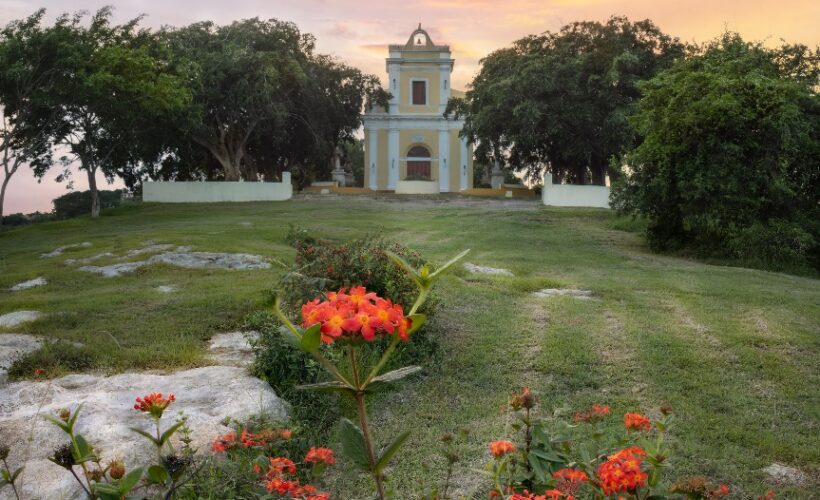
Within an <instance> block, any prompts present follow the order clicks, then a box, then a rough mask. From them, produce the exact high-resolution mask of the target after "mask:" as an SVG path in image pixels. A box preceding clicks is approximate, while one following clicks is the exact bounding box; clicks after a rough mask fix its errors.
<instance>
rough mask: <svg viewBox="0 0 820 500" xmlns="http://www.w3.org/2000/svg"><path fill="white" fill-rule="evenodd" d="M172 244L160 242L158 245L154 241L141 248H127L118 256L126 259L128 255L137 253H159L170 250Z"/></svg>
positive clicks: (136, 254) (132, 255) (133, 255)
mask: <svg viewBox="0 0 820 500" xmlns="http://www.w3.org/2000/svg"><path fill="white" fill-rule="evenodd" d="M173 246H174V245H170V244H162V245H158V244H156V243H154V244H151V245H148V246H145V247H143V248H135V249H134V250H129V251H127V252H125V255H123V256H122V257H120V259H127V258H130V257H136V256H138V255H145V254H147V253H159V252H164V251H166V250H170V249H171V248H172V247H173Z"/></svg>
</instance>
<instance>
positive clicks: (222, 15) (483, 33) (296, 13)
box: [0, 0, 820, 214]
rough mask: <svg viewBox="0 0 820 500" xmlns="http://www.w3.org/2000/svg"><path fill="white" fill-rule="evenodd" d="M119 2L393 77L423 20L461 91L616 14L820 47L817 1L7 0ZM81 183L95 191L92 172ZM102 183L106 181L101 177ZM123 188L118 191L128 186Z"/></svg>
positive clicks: (158, 19)
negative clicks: (312, 47) (268, 29)
mask: <svg viewBox="0 0 820 500" xmlns="http://www.w3.org/2000/svg"><path fill="white" fill-rule="evenodd" d="M104 5H112V6H113V7H114V20H115V21H116V22H123V21H126V20H128V19H131V18H133V17H136V16H138V15H141V14H144V15H145V16H146V17H145V18H144V20H143V23H142V25H143V26H148V27H154V28H158V27H160V26H163V25H173V26H181V25H185V24H189V23H192V22H196V21H203V20H212V21H215V22H217V23H219V24H225V23H229V22H231V21H233V20H237V19H245V18H250V17H260V18H263V19H268V18H277V19H281V20H287V21H293V22H295V23H296V24H297V25H298V26H299V28H300V29H301V30H302V31H304V32H309V33H313V34H314V35H315V36H316V38H317V49H318V51H319V52H321V53H326V54H332V55H334V56H336V57H338V58H340V59H343V60H344V61H345V62H347V63H348V64H350V65H353V66H356V67H358V68H360V69H361V70H363V71H366V72H368V73H373V74H376V75H378V76H379V77H381V78H384V74H385V67H384V58H385V57H387V45H388V44H390V43H404V42H405V41H406V40H407V38H408V37H409V36H410V33H411V32H412V31H413V30H414V29H415V28H416V26H417V25H418V23H421V24H422V27H423V28H425V29H426V30H427V31H428V32H429V33H430V37H431V38H432V39H433V41H434V42H435V43H436V44H440V45H442V44H447V45H450V48H451V50H452V52H453V57H454V58H455V60H456V63H455V68H454V70H453V77H452V82H453V88H457V89H458V88H461V89H463V88H465V87H466V86H467V84H468V83H469V82H470V80H471V79H472V77H473V75H474V74H475V73H476V71H477V69H478V67H479V60H480V59H481V58H482V57H484V56H485V55H487V54H489V53H490V52H492V51H493V50H495V49H498V48H501V47H505V46H508V45H509V44H510V43H511V42H512V41H514V40H516V39H518V38H521V37H523V36H526V35H529V34H535V33H542V32H544V31H547V30H550V31H556V30H558V29H560V28H561V26H563V25H565V24H567V23H570V22H572V21H582V20H589V21H605V20H606V19H607V18H609V17H610V16H612V15H625V16H627V17H629V18H630V19H631V20H633V21H634V20H640V19H647V18H648V19H651V20H653V21H654V22H655V24H657V25H658V26H659V27H660V28H661V29H662V30H663V31H664V32H665V33H667V34H669V35H672V36H676V37H678V38H680V39H681V40H684V41H688V42H704V41H707V40H710V39H712V38H714V37H716V36H718V35H719V34H720V33H722V32H723V31H724V30H727V29H728V30H731V31H737V32H739V33H740V34H741V35H742V36H743V37H744V38H745V39H749V40H762V41H764V42H766V43H767V44H770V45H775V44H777V43H779V41H780V39H784V40H786V41H787V42H789V43H804V44H807V45H810V46H815V45H818V44H820V29H818V26H820V1H817V0H779V1H777V2H775V1H772V0H689V1H678V0H631V1H626V0H506V1H504V2H499V1H498V0H415V1H413V0H403V1H400V2H396V1H390V0H381V1H372V0H354V1H348V0H344V1H341V0H336V1H334V0H230V1H225V0H219V1H215V0H163V1H147V0H144V1H139V0H108V1H98V0H87V1H84V2H83V1H79V0H72V1H68V0H40V1H39V2H31V1H30V0H0V24H2V25H5V24H6V23H8V22H9V21H12V20H14V19H19V18H22V17H25V16H27V15H29V14H31V13H32V12H33V11H34V9H36V8H37V7H44V8H46V9H47V15H46V17H47V19H48V20H53V18H55V17H56V16H57V15H59V14H60V13H63V12H75V11H78V10H90V11H94V10H96V9H98V8H100V7H102V6H104ZM58 173H59V172H58V171H57V169H55V171H54V173H50V174H47V176H46V177H45V178H44V179H43V180H42V182H40V183H38V182H37V180H36V179H34V177H33V176H32V174H31V171H30V170H29V169H22V170H20V171H18V172H17V174H15V176H14V177H13V178H12V180H11V184H10V185H9V188H8V192H7V195H6V204H5V205H6V206H5V211H4V212H5V213H6V214H9V213H15V212H24V213H27V212H32V211H35V210H40V211H50V210H51V208H52V206H51V200H52V199H53V198H55V197H57V196H60V195H61V194H64V193H65V192H66V184H65V183H62V184H59V183H56V182H55V181H54V177H55V176H56V175H57V174H58ZM73 179H74V182H73V188H74V189H81V190H85V189H87V188H88V187H87V186H88V181H87V179H86V177H85V174H84V173H79V174H75V175H74V176H73ZM98 184H99V185H100V186H101V188H104V186H105V185H106V184H105V182H104V181H103V180H102V179H100V180H99V181H98ZM119 186H120V185H119V184H115V187H119Z"/></svg>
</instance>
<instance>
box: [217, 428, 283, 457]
mask: <svg viewBox="0 0 820 500" xmlns="http://www.w3.org/2000/svg"><path fill="white" fill-rule="evenodd" d="M291 437H293V432H291V430H290V429H278V430H273V429H266V430H264V431H261V432H259V433H256V434H251V433H250V432H248V430H247V429H243V430H242V432H241V433H240V434H239V435H237V434H236V433H235V432H229V433H228V434H225V435H223V436H220V437H218V438H216V440H214V442H213V444H211V450H213V451H214V452H215V453H224V452H225V451H227V450H230V449H233V448H239V447H242V448H259V447H262V446H267V445H268V444H270V443H271V442H273V441H276V440H279V439H282V440H285V441H288V440H290V438H291Z"/></svg>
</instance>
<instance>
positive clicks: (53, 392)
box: [0, 366, 287, 498]
mask: <svg viewBox="0 0 820 500" xmlns="http://www.w3.org/2000/svg"><path fill="white" fill-rule="evenodd" d="M151 392H162V393H164V394H167V393H169V392H171V393H174V394H175V395H176V399H177V400H176V402H175V403H173V404H172V405H171V406H170V407H169V409H168V410H167V411H166V414H165V417H163V426H164V428H167V427H168V426H169V425H171V424H173V422H174V420H175V418H176V415H177V412H178V411H183V412H184V414H185V415H186V416H187V417H188V426H189V427H190V428H191V431H192V438H193V446H194V448H196V449H198V450H199V451H200V452H207V451H208V450H209V447H210V443H211V442H212V441H213V439H214V438H216V437H217V436H218V435H220V434H224V433H225V432H228V428H226V427H225V426H223V425H222V422H223V421H224V419H225V418H226V417H231V418H234V419H237V420H246V419H248V418H250V417H251V416H254V415H258V414H259V413H262V412H266V413H268V414H269V415H271V416H272V417H273V418H282V419H284V418H286V416H287V407H286V403H284V402H283V401H282V400H281V399H279V398H278V397H277V396H276V394H275V393H274V392H273V390H272V389H271V388H270V386H269V385H268V384H266V383H265V382H263V381H261V380H259V379H257V378H254V377H252V376H250V375H248V373H247V372H246V370H245V369H244V368H238V367H229V366H208V367H204V368H195V369H193V370H185V371H180V372H176V373H171V374H168V375H158V374H148V373H125V374H121V375H115V376H111V377H101V376H97V375H89V374H77V375H68V376H65V377H62V378H59V379H55V380H51V381H45V382H30V381H25V382H16V383H13V384H8V385H6V386H2V387H0V435H2V436H3V438H4V440H5V442H6V443H7V444H8V445H9V446H10V447H11V448H12V452H11V454H10V456H9V465H10V466H11V467H12V468H16V467H18V466H20V465H25V467H26V468H25V471H24V472H23V477H22V480H23V485H22V489H23V493H24V497H25V498H74V497H78V496H79V493H80V492H79V491H78V490H77V488H76V487H75V483H74V482H73V481H74V480H73V479H72V478H71V476H70V474H68V473H67V472H66V471H65V470H63V469H61V468H59V467H58V466H56V465H54V464H52V463H51V462H49V461H48V460H47V458H46V457H47V456H48V455H50V454H51V452H52V450H53V449H54V448H56V447H57V446H58V445H60V444H62V443H63V441H64V440H65V439H64V436H63V435H62V433H61V431H59V429H57V428H56V427H54V426H53V425H52V424H50V423H48V422H47V421H46V420H44V419H43V418H41V416H42V415H45V414H48V415H54V414H56V412H57V411H58V410H59V409H60V408H71V409H72V410H74V409H75V408H76V407H77V405H78V404H80V403H84V406H83V409H82V413H81V414H80V417H79V419H78V421H77V431H78V432H79V433H81V434H83V436H84V437H85V438H86V439H87V440H88V441H89V443H90V444H91V445H92V446H94V447H95V448H96V449H97V450H99V452H100V454H101V458H102V460H103V463H105V462H107V461H109V460H111V459H112V458H120V459H122V460H123V461H124V462H125V465H126V469H129V470H130V469H132V468H134V467H138V466H144V465H146V464H147V463H148V462H150V461H151V460H152V459H153V458H155V457H154V450H153V445H151V444H150V443H149V442H148V441H147V440H146V439H145V438H143V437H140V436H139V435H137V434H135V433H134V432H132V431H131V430H129V429H128V428H129V427H137V428H141V429H143V430H146V431H151V432H152V429H153V422H152V420H151V419H150V418H148V416H146V415H143V414H141V413H139V412H137V411H135V410H134V409H133V404H134V398H136V397H137V396H143V395H145V394H148V393H151ZM0 498H1V497H0Z"/></svg>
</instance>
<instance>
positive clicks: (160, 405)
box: [134, 392, 176, 419]
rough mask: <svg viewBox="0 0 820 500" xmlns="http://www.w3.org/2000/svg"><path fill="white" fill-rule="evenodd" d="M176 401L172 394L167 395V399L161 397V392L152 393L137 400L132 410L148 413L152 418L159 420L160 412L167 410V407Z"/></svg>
mask: <svg viewBox="0 0 820 500" xmlns="http://www.w3.org/2000/svg"><path fill="white" fill-rule="evenodd" d="M174 401H176V397H174V395H173V394H168V397H167V398H164V397H162V393H161V392H154V393H152V394H148V395H146V396H144V397H141V398H137V402H136V403H135V404H134V409H135V410H137V411H141V412H145V413H150V414H151V416H152V417H154V418H156V419H159V418H161V417H162V412H163V411H165V409H166V408H168V405H170V404H171V403H173V402H174Z"/></svg>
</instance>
